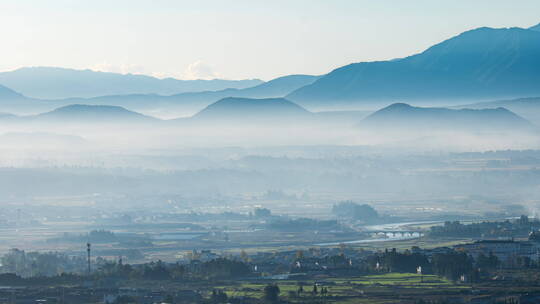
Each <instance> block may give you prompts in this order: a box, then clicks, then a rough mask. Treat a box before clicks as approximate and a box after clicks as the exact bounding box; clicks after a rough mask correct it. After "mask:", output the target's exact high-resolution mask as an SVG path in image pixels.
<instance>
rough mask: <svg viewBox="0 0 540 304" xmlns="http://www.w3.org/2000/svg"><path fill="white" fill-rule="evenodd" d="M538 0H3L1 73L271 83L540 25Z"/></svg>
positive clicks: (0, 3)
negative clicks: (34, 69) (85, 72)
mask: <svg viewBox="0 0 540 304" xmlns="http://www.w3.org/2000/svg"><path fill="white" fill-rule="evenodd" d="M538 12H540V1H539V0H513V1H509V0H504V1H503V0H406V1H405V0H265V1H262V0H193V1H183V0H47V1H43V0H0V37H2V38H1V39H2V44H1V47H0V70H2V71H6V70H13V69H16V68H20V67H25V66H57V67H66V68H76V69H92V70H99V71H110V72H119V73H135V74H147V75H153V76H156V77H160V78H161V77H175V78H179V79H198V78H201V79H212V78H223V79H251V78H259V79H263V80H269V79H272V78H275V77H279V76H283V75H288V74H313V75H320V74H324V73H327V72H329V71H331V70H333V69H335V68H337V67H340V66H343V65H346V64H349V63H352V62H361V61H374V60H386V59H393V58H399V57H404V56H408V55H411V54H414V53H418V52H421V51H423V50H424V49H426V48H428V47H429V46H431V45H433V44H436V43H438V42H441V41H443V40H445V39H448V38H451V37H452V36H455V35H457V34H459V33H461V32H463V31H466V30H469V29H473V28H477V27H482V26H489V27H514V26H517V27H530V26H533V25H535V24H538V23H540V14H539V13H538Z"/></svg>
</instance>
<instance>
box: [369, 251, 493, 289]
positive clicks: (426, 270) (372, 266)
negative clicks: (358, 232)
mask: <svg viewBox="0 0 540 304" xmlns="http://www.w3.org/2000/svg"><path fill="white" fill-rule="evenodd" d="M499 265H500V261H499V259H498V258H497V257H496V256H494V255H493V254H491V253H490V254H489V256H485V255H483V254H480V255H479V256H478V257H477V258H476V259H474V258H473V257H472V256H470V255H468V254H467V253H465V252H458V251H453V250H452V251H448V252H444V253H435V254H433V255H432V256H431V258H428V256H426V255H424V254H421V253H413V252H411V251H409V250H406V251H405V252H398V251H396V250H395V249H393V250H390V251H389V250H386V251H384V252H382V253H378V254H375V255H372V256H369V257H368V259H367V267H368V269H367V270H368V271H369V272H409V273H422V274H435V275H439V276H442V277H445V278H447V279H449V280H452V281H459V280H463V281H468V282H469V281H472V282H475V281H478V280H480V277H481V275H482V274H487V273H488V272H489V271H491V270H494V269H496V268H497V267H498V266H499Z"/></svg>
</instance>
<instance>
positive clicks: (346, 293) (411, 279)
mask: <svg viewBox="0 0 540 304" xmlns="http://www.w3.org/2000/svg"><path fill="white" fill-rule="evenodd" d="M274 283H276V284H277V285H278V286H279V288H280V290H281V293H280V296H281V297H282V298H285V299H287V300H288V301H291V302H296V303H304V302H325V303H395V297H396V294H399V295H400V297H404V299H407V298H411V297H412V298H414V297H421V296H422V295H424V294H425V295H430V296H433V295H440V294H457V293H462V292H464V291H468V290H469V289H470V286H467V285H461V284H454V283H452V282H450V281H448V280H446V279H444V278H441V277H438V276H435V275H423V276H420V275H417V274H410V273H388V274H380V275H368V276H361V277H351V278H321V279H319V280H282V281H274ZM266 284H268V282H241V283H237V284H231V285H222V286H218V287H216V288H217V289H221V290H223V291H225V292H226V293H227V295H228V296H229V297H249V298H261V297H262V296H263V289H264V287H265V286H266ZM314 284H317V285H318V289H319V291H320V288H321V287H322V286H324V287H325V288H327V289H328V294H327V295H326V296H325V297H323V296H321V295H320V294H318V295H314V294H313V293H312V290H313V285H314ZM300 285H303V289H304V292H303V293H301V294H300V295H298V293H297V291H298V287H299V286H300ZM392 299H393V300H392Z"/></svg>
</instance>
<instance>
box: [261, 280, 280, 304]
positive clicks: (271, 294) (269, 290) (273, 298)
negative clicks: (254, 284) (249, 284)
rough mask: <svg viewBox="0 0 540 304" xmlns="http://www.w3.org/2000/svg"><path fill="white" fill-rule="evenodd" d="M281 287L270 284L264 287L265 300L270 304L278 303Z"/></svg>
mask: <svg viewBox="0 0 540 304" xmlns="http://www.w3.org/2000/svg"><path fill="white" fill-rule="evenodd" d="M279 293H280V290H279V286H277V285H276V284H269V285H266V286H265V287H264V299H265V300H266V301H268V302H269V303H277V302H278V301H279Z"/></svg>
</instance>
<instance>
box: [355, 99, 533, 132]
mask: <svg viewBox="0 0 540 304" xmlns="http://www.w3.org/2000/svg"><path fill="white" fill-rule="evenodd" d="M359 127H360V128H364V129H370V130H376V131H395V132H406V131H415V132H417V131H426V132H430V131H472V132H477V131H480V132H486V131H488V132H489V131H497V132H500V131H516V130H519V131H524V130H532V129H533V128H534V125H533V124H531V123H530V122H529V121H527V120H526V119H524V118H522V117H520V116H518V115H516V114H514V113H513V112H511V111H509V110H507V109H505V108H496V109H480V110H473V109H460V110H455V109H447V108H421V107H413V106H411V105H408V104H405V103H395V104H392V105H390V106H388V107H385V108H383V109H381V110H378V111H376V112H375V113H373V114H371V115H369V116H368V117H366V118H364V119H363V120H362V121H361V122H360V124H359Z"/></svg>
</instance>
